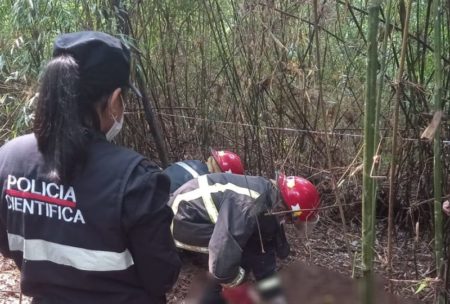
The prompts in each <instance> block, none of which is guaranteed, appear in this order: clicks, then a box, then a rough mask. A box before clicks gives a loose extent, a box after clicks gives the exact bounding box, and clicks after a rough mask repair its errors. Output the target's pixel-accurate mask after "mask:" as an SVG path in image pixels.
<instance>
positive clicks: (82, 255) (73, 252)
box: [8, 233, 134, 271]
mask: <svg viewBox="0 0 450 304" xmlns="http://www.w3.org/2000/svg"><path fill="white" fill-rule="evenodd" d="M8 244H9V249H10V250H11V251H22V252H23V258H24V259H26V260H29V261H48V262H53V263H56V264H60V265H66V266H71V267H73V268H76V269H79V270H86V271H119V270H125V269H128V268H129V267H130V266H132V265H133V264H134V262H133V257H132V256H131V254H130V252H129V251H128V250H125V251H124V252H112V251H101V250H91V249H85V248H79V247H73V246H68V245H61V244H57V243H53V242H49V241H45V240H40V239H31V240H27V239H24V238H23V237H22V236H20V235H17V234H11V233H8Z"/></svg>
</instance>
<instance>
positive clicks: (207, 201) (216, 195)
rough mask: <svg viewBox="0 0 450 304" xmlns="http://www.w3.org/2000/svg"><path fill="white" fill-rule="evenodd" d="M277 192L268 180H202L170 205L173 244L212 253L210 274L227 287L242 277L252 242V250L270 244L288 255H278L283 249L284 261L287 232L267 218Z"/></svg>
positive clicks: (240, 177) (236, 177) (186, 186)
mask: <svg viewBox="0 0 450 304" xmlns="http://www.w3.org/2000/svg"><path fill="white" fill-rule="evenodd" d="M277 191H278V190H277V189H276V188H275V187H274V186H273V185H272V183H271V181H270V180H268V179H266V178H263V177H256V176H245V175H235V174H230V173H215V174H207V175H202V176H199V177H198V178H196V179H193V180H191V181H189V182H187V183H185V184H184V185H183V186H181V188H179V189H178V190H177V191H176V192H175V193H174V194H173V196H172V197H171V199H170V201H169V205H170V206H171V207H172V210H173V212H174V214H175V217H174V220H173V224H172V233H173V236H174V239H175V244H176V245H177V247H179V248H183V249H185V250H189V251H197V252H202V253H208V254H209V271H210V272H211V274H212V275H213V276H214V277H215V278H216V279H217V280H218V281H219V282H221V283H225V284H226V283H230V282H232V281H233V280H235V279H236V277H237V276H238V274H239V266H240V263H241V256H242V250H243V249H244V248H245V247H246V246H247V245H249V243H253V245H255V246H252V247H253V248H261V245H260V243H261V241H262V242H263V244H270V243H272V244H274V246H275V247H276V248H278V249H283V250H282V251H284V252H285V253H283V254H282V256H280V251H281V250H279V256H280V257H286V255H287V254H288V252H289V250H286V247H288V244H287V241H286V237H285V234H284V230H283V228H282V226H281V225H280V223H279V221H278V219H277V218H276V217H275V216H273V215H267V212H268V211H269V210H271V209H272V208H273V206H274V204H275V202H276V199H277ZM258 227H259V231H258ZM260 235H261V237H260ZM263 246H264V245H263ZM261 250H262V248H261ZM286 252H287V253H286Z"/></svg>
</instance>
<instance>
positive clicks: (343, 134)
mask: <svg viewBox="0 0 450 304" xmlns="http://www.w3.org/2000/svg"><path fill="white" fill-rule="evenodd" d="M132 113H133V112H129V113H125V114H132ZM157 113H158V114H159V115H161V116H169V117H176V118H183V119H189V120H198V121H208V122H214V123H219V124H224V125H238V126H241V127H252V128H262V129H267V130H274V131H283V132H295V133H309V134H315V135H322V136H324V135H329V136H342V137H353V138H363V137H364V135H363V134H351V133H340V132H331V131H320V130H306V129H295V128H283V127H271V126H256V125H252V124H249V123H237V122H234V121H224V120H214V119H209V118H201V117H193V116H186V115H177V114H169V113H163V112H157ZM384 139H391V137H384ZM401 140H403V141H413V142H426V141H425V140H421V139H419V138H401ZM442 143H443V144H445V145H448V144H450V140H443V141H442Z"/></svg>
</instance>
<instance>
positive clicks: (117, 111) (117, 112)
mask: <svg viewBox="0 0 450 304" xmlns="http://www.w3.org/2000/svg"><path fill="white" fill-rule="evenodd" d="M121 93H122V89H121V88H117V89H115V90H114V92H113V93H112V94H111V96H109V99H108V110H109V113H110V114H111V115H112V116H114V117H116V118H119V117H120V116H121V115H122V112H123V103H122V99H121V98H120V94H121Z"/></svg>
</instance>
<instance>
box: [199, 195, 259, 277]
mask: <svg viewBox="0 0 450 304" xmlns="http://www.w3.org/2000/svg"><path fill="white" fill-rule="evenodd" d="M252 200H253V199H251V198H249V197H247V196H239V197H236V196H231V197H229V198H226V199H225V200H224V201H223V202H222V205H221V208H220V211H219V215H218V218H217V222H216V225H215V227H214V232H213V234H212V236H211V240H210V242H209V248H208V249H209V272H210V273H211V274H212V275H213V277H214V278H215V279H216V280H217V281H218V282H219V283H221V284H230V283H235V282H236V280H237V278H239V277H240V276H241V275H242V272H240V271H242V270H241V269H240V264H241V257H242V250H243V248H244V247H245V244H246V243H247V241H248V239H249V238H250V236H251V235H252V233H253V231H254V229H255V227H256V218H255V216H252V215H250V211H249V208H245V207H244V206H246V205H247V206H248V205H249V203H250V201H252Z"/></svg>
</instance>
